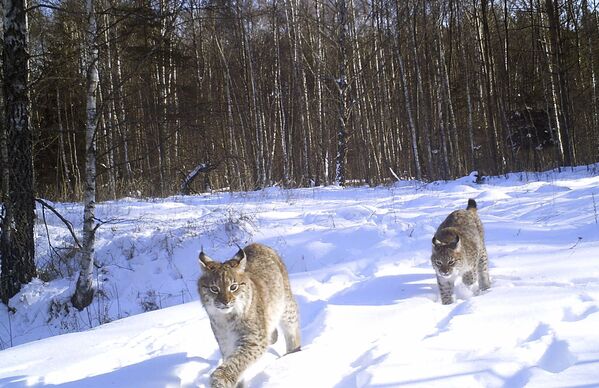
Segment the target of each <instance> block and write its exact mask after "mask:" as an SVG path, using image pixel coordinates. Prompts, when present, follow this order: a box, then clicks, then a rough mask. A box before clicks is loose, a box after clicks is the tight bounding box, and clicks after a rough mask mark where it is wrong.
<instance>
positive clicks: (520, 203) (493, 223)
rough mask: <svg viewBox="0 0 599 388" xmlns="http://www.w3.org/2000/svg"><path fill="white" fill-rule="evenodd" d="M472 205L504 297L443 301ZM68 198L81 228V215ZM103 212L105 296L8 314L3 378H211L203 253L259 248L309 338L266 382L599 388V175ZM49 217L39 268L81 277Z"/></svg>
mask: <svg viewBox="0 0 599 388" xmlns="http://www.w3.org/2000/svg"><path fill="white" fill-rule="evenodd" d="M596 168H597V166H592V167H591V169H596ZM468 198H475V199H476V200H477V202H478V206H479V213H480V216H481V219H482V221H483V223H484V225H485V228H486V233H487V234H486V241H487V247H488V251H489V256H490V264H491V266H490V273H491V279H492V288H491V289H490V290H489V291H488V292H485V293H484V294H482V295H479V296H472V297H471V296H470V295H469V294H468V290H466V289H465V288H461V289H459V290H458V291H459V294H460V298H459V300H458V301H457V302H456V303H454V304H453V305H448V306H444V305H441V304H440V302H439V300H438V299H439V298H438V294H437V288H436V282H435V278H434V272H433V270H432V269H431V266H430V263H429V255H430V241H431V236H432V234H433V233H434V231H435V229H436V227H437V226H438V224H439V223H440V222H441V221H442V220H443V219H444V218H445V216H446V215H447V214H448V213H449V212H450V211H452V210H455V209H458V208H463V207H465V206H466V202H467V199H468ZM56 206H57V207H58V208H59V209H60V211H61V212H63V213H64V214H66V215H68V218H69V219H70V220H72V221H73V222H74V223H75V224H76V226H77V224H80V222H79V218H80V215H81V208H80V207H79V205H76V204H56ZM40 215H41V213H40ZM98 217H99V218H100V219H103V220H107V221H109V222H108V223H107V224H105V225H103V226H102V228H101V229H100V230H99V235H98V249H97V254H98V262H99V269H98V277H97V278H98V282H99V283H98V286H99V288H100V289H101V290H102V294H103V295H104V297H102V298H100V299H98V300H97V301H96V302H95V303H94V304H93V305H92V307H91V308H90V309H89V311H84V312H83V313H78V312H75V311H72V310H68V311H67V310H66V309H65V303H64V302H65V301H66V300H68V296H69V293H70V287H72V283H73V281H72V279H71V281H68V280H61V279H57V280H53V281H50V282H47V283H44V282H41V281H36V282H33V283H32V284H30V285H28V286H27V287H25V288H24V290H23V291H22V292H21V293H20V294H19V295H17V296H16V297H15V298H13V299H12V300H11V306H13V307H15V308H16V313H15V314H11V316H10V320H9V319H8V315H7V312H6V311H1V312H0V341H1V342H0V343H1V344H2V345H3V347H4V348H6V347H8V346H9V345H10V343H11V341H12V344H14V345H16V344H22V345H19V346H14V347H12V348H7V349H6V350H3V351H0V386H10V387H23V386H45V385H51V386H67V387H70V386H72V387H105V386H118V387H179V386H185V387H191V386H198V385H199V386H204V385H205V384H206V383H207V381H208V380H207V379H208V376H209V373H210V372H211V371H212V370H213V369H214V368H215V366H216V365H217V364H218V361H219V357H220V355H219V353H218V348H217V345H216V342H215V340H214V338H213V336H212V332H211V330H210V325H209V323H208V320H207V317H206V314H205V313H204V311H203V310H202V308H201V306H200V304H199V303H198V302H197V293H196V291H195V281H196V279H197V277H198V275H199V268H198V265H197V254H198V252H199V249H200V246H202V245H203V247H204V249H205V250H206V251H207V252H208V253H209V254H210V255H211V256H212V257H215V258H221V259H225V258H228V257H229V256H231V255H233V254H234V253H235V252H236V250H237V247H235V246H234V243H235V242H239V243H240V244H243V243H246V242H249V241H258V242H262V243H265V244H268V245H271V246H273V247H274V248H275V249H277V250H278V251H279V252H280V253H281V255H282V256H283V259H284V261H285V262H286V264H287V267H288V269H289V272H290V274H291V275H290V276H291V283H292V288H293V291H294V293H295V295H296V297H297V300H298V302H299V305H300V312H301V326H302V336H303V338H302V343H303V350H302V351H301V352H298V353H294V354H291V355H288V356H285V357H281V358H280V357H279V355H280V354H282V351H283V349H284V345H283V344H282V343H277V344H275V346H273V348H272V349H271V350H270V351H269V353H268V354H267V355H265V357H263V359H262V360H261V361H260V362H259V364H258V365H256V366H255V367H254V368H253V369H252V370H251V371H249V372H248V374H247V377H248V381H249V386H250V387H340V388H343V387H373V386H374V387H395V386H404V385H420V386H427V387H428V386H452V387H453V386H459V387H521V386H525V385H527V386H543V387H550V386H599V329H598V328H599V223H598V222H599V221H598V217H599V177H598V176H596V171H595V172H594V174H593V173H590V172H589V171H588V169H587V168H579V169H576V170H574V171H570V170H569V171H567V172H562V173H555V172H551V173H545V174H532V175H531V174H529V175H525V174H513V175H510V176H509V177H507V178H494V179H491V180H489V181H488V182H487V183H485V184H482V185H476V184H474V183H472V178H471V177H465V178H462V179H459V180H456V181H453V182H446V183H439V182H437V183H432V184H428V185H422V184H417V183H414V182H404V183H398V184H396V185H394V186H392V187H381V188H348V189H339V188H315V189H299V190H289V191H287V190H279V189H268V190H263V191H259V192H252V193H242V194H213V195H202V196H189V197H172V198H168V199H164V200H152V201H140V200H133V199H127V200H121V201H115V202H108V203H103V204H99V205H98ZM39 218H40V220H41V219H42V218H43V217H41V216H40V217H39ZM46 220H47V222H48V232H49V234H50V238H49V239H48V238H46V236H45V233H46V227H45V226H44V225H43V224H42V223H41V221H40V225H39V228H38V246H37V248H38V252H39V253H38V255H39V260H40V262H45V261H51V262H52V263H51V264H52V266H53V267H55V268H56V271H61V272H63V273H65V274H68V271H69V268H68V265H66V264H64V263H62V264H61V263H60V262H59V260H58V259H57V257H56V254H55V253H52V252H53V250H52V248H50V247H49V243H48V241H50V242H51V244H52V246H53V247H54V249H55V250H56V251H57V252H60V253H62V254H63V256H65V257H66V256H67V255H68V254H69V252H70V251H69V249H60V248H68V247H69V246H70V243H69V241H70V237H69V236H68V233H67V231H66V228H64V227H63V226H62V225H61V224H60V221H58V219H56V218H55V217H54V216H53V215H51V214H50V213H46ZM75 221H77V222H75ZM65 260H66V259H65ZM175 305H176V306H175ZM169 306H172V307H169ZM154 308H160V309H159V310H157V311H151V312H147V313H143V314H139V313H141V312H143V311H146V310H152V309H154ZM136 314H137V315H136ZM128 315H135V316H131V317H128V318H124V319H120V320H116V321H113V322H111V323H108V324H104V325H101V326H99V327H95V328H94V329H92V330H88V331H84V332H79V333H71V334H64V335H60V336H54V337H51V338H46V339H43V340H40V341H34V342H28V341H32V340H35V339H38V338H43V337H48V336H50V335H53V334H60V333H64V332H69V331H75V330H82V329H85V328H86V327H89V326H96V325H97V324H98V322H105V321H109V320H115V319H117V318H121V317H126V316H128ZM26 342H28V343H26Z"/></svg>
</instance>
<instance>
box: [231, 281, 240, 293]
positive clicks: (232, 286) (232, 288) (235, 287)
mask: <svg viewBox="0 0 599 388" xmlns="http://www.w3.org/2000/svg"><path fill="white" fill-rule="evenodd" d="M238 289H239V284H237V283H233V284H231V286H229V290H231V292H235V291H237V290H238Z"/></svg>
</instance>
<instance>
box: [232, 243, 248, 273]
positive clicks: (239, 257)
mask: <svg viewBox="0 0 599 388" xmlns="http://www.w3.org/2000/svg"><path fill="white" fill-rule="evenodd" d="M246 264H247V256H246V254H245V251H244V250H243V249H242V248H239V251H237V253H236V254H235V256H233V258H232V259H231V260H229V265H230V266H231V267H232V268H235V269H237V270H238V271H239V272H243V271H245V265H246Z"/></svg>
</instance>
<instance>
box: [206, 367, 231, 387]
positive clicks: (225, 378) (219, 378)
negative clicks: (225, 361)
mask: <svg viewBox="0 0 599 388" xmlns="http://www.w3.org/2000/svg"><path fill="white" fill-rule="evenodd" d="M236 382H237V381H236V379H235V378H233V376H231V375H230V374H229V373H228V372H227V370H226V369H225V368H223V367H222V366H219V367H218V368H216V369H215V370H214V372H212V375H210V388H233V387H235V383H236Z"/></svg>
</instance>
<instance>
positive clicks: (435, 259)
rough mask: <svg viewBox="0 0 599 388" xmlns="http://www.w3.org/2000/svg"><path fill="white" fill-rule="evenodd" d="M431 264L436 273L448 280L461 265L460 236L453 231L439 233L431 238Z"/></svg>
mask: <svg viewBox="0 0 599 388" xmlns="http://www.w3.org/2000/svg"><path fill="white" fill-rule="evenodd" d="M431 259H432V264H433V267H434V268H435V270H436V271H437V273H438V274H439V275H441V276H443V277H446V278H449V277H451V276H452V275H454V273H456V272H457V271H456V270H457V269H459V268H458V267H460V265H461V247H460V236H459V235H458V234H457V233H455V232H453V231H445V230H444V231H441V233H437V235H435V237H433V256H432V257H431Z"/></svg>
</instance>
